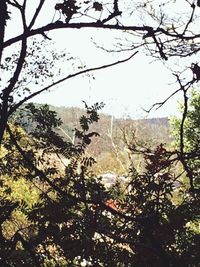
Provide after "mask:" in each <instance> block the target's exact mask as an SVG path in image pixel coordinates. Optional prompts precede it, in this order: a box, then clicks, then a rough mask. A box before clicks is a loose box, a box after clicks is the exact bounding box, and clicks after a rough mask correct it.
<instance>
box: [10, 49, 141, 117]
mask: <svg viewBox="0 0 200 267" xmlns="http://www.w3.org/2000/svg"><path fill="white" fill-rule="evenodd" d="M137 53H138V51H136V52H135V53H133V54H132V55H131V56H129V57H128V58H126V59H123V60H119V61H116V62H114V63H110V64H107V65H103V66H99V67H94V68H89V69H85V70H82V71H78V72H76V73H74V74H70V75H68V76H66V77H64V78H62V79H60V80H58V81H56V82H54V83H52V84H50V85H48V86H47V87H45V88H43V89H41V90H39V91H37V92H35V93H32V94H31V95H29V96H27V97H25V98H24V99H22V100H21V101H20V102H18V103H17V104H16V105H15V106H13V107H11V108H10V111H9V116H10V115H11V114H12V113H13V112H14V111H16V109H17V108H18V107H20V106H21V105H22V104H23V103H25V102H26V101H27V100H30V99H32V98H33V97H35V96H37V95H39V94H41V93H42V92H44V91H47V90H49V89H51V88H52V87H54V86H56V85H58V84H61V83H62V82H64V81H66V80H69V79H71V78H74V77H76V76H79V75H81V74H85V73H88V72H91V71H96V70H101V69H106V68H109V67H112V66H115V65H118V64H121V63H124V62H127V61H128V60H130V59H131V58H133V57H134V56H135V55H136V54H137Z"/></svg>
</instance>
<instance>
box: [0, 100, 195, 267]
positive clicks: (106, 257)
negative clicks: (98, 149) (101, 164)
mask: <svg viewBox="0 0 200 267" xmlns="http://www.w3.org/2000/svg"><path fill="white" fill-rule="evenodd" d="M194 102H195V101H194ZM102 106H103V104H95V105H93V106H92V107H89V106H87V105H86V104H85V107H86V115H83V116H82V117H81V118H80V128H79V129H75V136H76V139H75V142H74V143H71V142H67V141H66V140H65V139H64V138H63V137H61V136H60V135H59V134H58V132H57V130H56V127H58V126H59V125H60V124H61V121H60V119H58V118H57V117H56V113H55V112H54V111H51V110H50V109H49V107H48V106H47V105H45V106H39V107H35V106H34V105H33V104H29V105H27V106H26V110H27V122H26V123H28V122H29V123H31V124H32V127H31V128H30V129H29V137H26V138H25V135H26V133H25V132H24V131H23V130H22V129H21V127H20V126H19V124H15V126H12V127H10V131H8V134H10V135H11V141H12V143H10V141H9V139H6V138H5V140H4V146H3V148H4V150H3V151H2V156H1V157H2V164H4V166H3V165H2V166H1V169H2V170H4V172H5V174H4V177H5V181H6V182H4V184H2V185H1V188H2V189H4V190H3V191H1V192H2V193H1V194H2V199H1V202H0V204H1V206H0V208H1V210H2V212H1V223H2V226H3V232H2V235H1V240H2V242H1V245H0V253H1V265H2V266H18V265H19V266H20V264H22V263H23V264H26V266H31V265H32V266H76V265H81V264H84V263H85V264H88V266H147V265H149V264H150V265H153V266H197V265H198V262H199V260H200V259H199V253H198V246H199V241H200V236H199V232H198V231H196V229H197V228H195V227H193V225H194V224H195V222H198V218H199V216H200V214H199V210H200V209H199V208H200V199H199V196H198V195H197V194H195V195H194V194H193V193H191V192H190V191H189V190H188V191H187V192H186V194H185V195H183V193H182V192H183V191H182V187H181V186H180V187H177V184H176V182H177V181H178V180H179V178H180V177H179V176H178V175H176V172H175V169H174V166H173V158H172V157H171V155H172V154H171V153H170V152H168V151H167V150H166V148H165V147H164V145H162V144H161V145H159V146H157V147H156V148H155V149H153V150H150V149H148V150H146V151H145V152H143V157H144V162H145V164H144V165H145V166H144V167H145V169H144V171H143V172H142V173H139V172H138V171H137V170H136V169H135V167H134V165H131V166H130V170H129V173H128V174H127V177H126V179H127V182H125V181H124V184H123V185H121V184H120V182H119V181H117V182H116V184H115V185H114V186H113V187H112V188H110V189H106V188H105V187H104V186H103V184H102V183H101V178H97V177H96V176H95V175H94V174H93V173H92V171H91V166H92V165H93V164H94V162H95V160H94V159H93V158H92V157H90V156H89V155H88V154H87V147H88V145H89V144H90V143H91V141H92V138H93V136H95V135H97V133H96V132H90V126H91V125H92V124H93V123H96V122H98V119H99V116H98V114H97V112H98V111H99V109H101V108H102ZM31 136H32V137H31ZM22 137H23V138H22ZM13 138H14V139H13ZM130 150H131V151H130V153H132V154H134V153H135V151H137V153H138V150H137V148H136V146H132V147H131V146H130ZM31 153H32V154H31ZM11 155H12V158H13V160H12V161H8V157H11ZM66 160H67V161H66ZM18 168H20V172H21V174H20V177H23V181H24V182H25V181H26V183H27V184H26V185H23V183H24V182H22V179H21V178H20V179H19V173H17V171H18ZM8 173H10V175H11V178H12V176H13V178H12V179H14V174H15V173H16V176H15V177H16V178H15V179H16V181H18V182H20V184H21V186H22V187H23V188H24V190H25V187H27V186H28V188H32V189H31V191H32V193H33V189H34V187H35V186H36V188H38V189H37V190H39V191H36V195H35V197H34V202H33V203H32V204H31V205H30V202H32V198H31V195H30V196H28V198H26V199H24V200H23V201H22V196H21V195H19V194H18V193H17V192H19V189H17V190H16V188H15V186H14V183H12V181H10V182H8V180H6V179H7V178H6V174H8ZM28 181H30V182H29V183H28ZM9 190H11V191H12V194H11V193H10V192H9ZM14 190H15V192H14ZM35 190H36V189H35ZM177 191H178V192H179V194H180V195H181V194H182V197H181V200H180V201H175V199H174V197H175V195H177ZM20 194H21V193H20ZM5 196H6V198H5ZM24 201H25V202H24Z"/></svg>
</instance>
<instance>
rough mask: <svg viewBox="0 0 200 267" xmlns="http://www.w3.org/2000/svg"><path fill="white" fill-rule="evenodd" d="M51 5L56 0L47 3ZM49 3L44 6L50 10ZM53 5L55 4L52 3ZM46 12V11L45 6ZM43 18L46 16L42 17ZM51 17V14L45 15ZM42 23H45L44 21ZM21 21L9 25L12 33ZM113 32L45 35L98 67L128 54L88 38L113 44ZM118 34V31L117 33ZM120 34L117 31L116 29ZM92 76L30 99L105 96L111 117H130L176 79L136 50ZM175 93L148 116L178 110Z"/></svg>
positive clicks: (70, 101)
mask: <svg viewBox="0 0 200 267" xmlns="http://www.w3.org/2000/svg"><path fill="white" fill-rule="evenodd" d="M49 3H51V4H53V6H54V5H55V1H53V2H49ZM48 8H49V7H46V9H48ZM51 10H53V7H51ZM46 11H47V10H46ZM41 19H42V20H45V19H47V17H42V18H41ZM48 21H49V15H48ZM42 24H43V25H44V24H45V22H43V23H42ZM18 28H19V25H18V24H17V23H15V25H12V31H13V35H14V36H15V35H16V34H14V32H17V29H18ZM115 33H116V32H112V31H110V30H97V29H95V30H94V29H93V30H91V29H79V30H73V29H68V30H59V31H53V32H50V33H49V34H48V36H50V37H52V39H53V41H55V47H56V48H57V49H58V50H59V49H66V52H70V53H71V55H72V56H74V57H79V58H80V60H78V61H77V63H76V64H81V62H82V63H83V64H85V65H86V67H88V68H89V67H97V66H100V65H101V64H109V63H111V62H114V61H116V60H119V59H123V58H126V57H128V56H129V55H130V53H129V54H127V53H124V54H119V53H117V54H112V53H110V54H109V53H106V52H104V51H102V50H100V49H97V48H96V47H95V46H94V44H93V43H92V42H91V38H93V39H94V40H97V43H98V41H99V42H100V43H104V42H105V43H106V44H108V45H109V44H111V43H112V42H115V39H114V36H115ZM117 34H118V33H117ZM118 37H119V34H118ZM60 67H61V68H62V70H63V72H64V73H65V74H66V75H68V74H71V73H73V72H76V70H75V69H74V70H73V68H69V62H67V63H66V65H65V64H64V63H63V64H62V65H61V66H60ZM91 75H93V77H94V78H95V79H92V77H91V76H90V77H88V76H86V75H85V76H84V77H83V76H80V77H77V78H73V79H72V80H69V81H67V82H65V83H64V84H62V86H59V87H56V88H54V89H52V90H51V91H50V92H46V93H43V94H41V95H39V96H37V97H35V98H34V99H33V101H35V102H39V103H49V104H52V105H57V106H83V105H82V100H84V101H86V102H87V103H88V104H92V103H94V102H97V101H99V102H100V101H103V102H104V103H105V104H106V107H105V108H104V110H103V111H104V112H106V113H110V114H113V115H115V116H131V117H134V118H138V117H146V116H147V113H145V112H144V111H143V110H142V108H144V109H149V108H150V107H151V105H153V104H154V103H155V102H160V101H162V100H164V99H165V98H166V97H167V96H169V95H170V93H172V92H173V91H174V90H175V89H177V88H176V85H175V84H173V85H170V84H171V83H172V82H174V78H173V76H172V74H171V73H170V71H168V70H167V68H166V67H165V66H164V65H163V63H162V62H160V61H153V59H152V58H150V57H147V56H145V55H144V54H141V53H138V54H137V55H136V56H135V57H134V58H132V59H131V60H130V61H129V62H126V63H123V64H120V65H118V66H114V67H111V68H109V69H106V70H100V71H96V72H94V73H92V74H91ZM179 97H180V96H176V97H175V98H173V99H171V100H170V101H169V103H167V104H165V105H164V107H162V108H160V109H159V110H158V111H156V112H151V113H150V114H149V115H148V117H163V116H169V115H173V114H175V113H176V111H177V99H178V98H179Z"/></svg>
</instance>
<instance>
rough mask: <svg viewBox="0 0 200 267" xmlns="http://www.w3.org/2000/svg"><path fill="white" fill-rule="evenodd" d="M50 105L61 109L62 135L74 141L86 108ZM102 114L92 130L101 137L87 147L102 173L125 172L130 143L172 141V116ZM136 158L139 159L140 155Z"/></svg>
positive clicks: (98, 170)
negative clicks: (120, 116)
mask: <svg viewBox="0 0 200 267" xmlns="http://www.w3.org/2000/svg"><path fill="white" fill-rule="evenodd" d="M50 108H51V109H52V110H54V111H56V112H57V114H58V117H59V118H61V120H62V122H63V124H62V125H61V127H60V129H59V131H60V134H61V135H63V137H64V138H66V139H67V140H68V141H72V140H73V137H74V131H73V129H74V128H78V127H79V119H80V117H81V116H82V115H83V114H85V110H84V109H81V108H77V107H70V108H68V107H55V106H50ZM99 116H100V120H99V122H98V123H95V124H93V125H92V128H91V130H92V131H96V132H98V133H99V134H100V136H99V137H94V139H93V142H92V143H91V144H90V146H89V148H88V150H87V151H88V153H89V154H90V155H92V156H93V157H95V158H96V160H97V162H98V164H97V165H96V167H95V168H96V169H95V171H96V172H98V173H103V172H107V171H114V172H116V173H119V174H122V173H123V172H124V170H125V169H126V168H128V166H129V164H130V162H129V157H128V154H127V151H128V150H127V144H128V143H132V142H135V141H136V142H137V143H140V144H143V145H144V146H146V145H148V146H151V147H153V146H155V145H156V144H160V143H164V144H169V142H170V138H169V122H168V118H153V119H144V120H132V119H130V118H129V119H123V118H114V117H112V116H110V115H106V114H104V113H99ZM29 127H31V125H30V126H28V128H29ZM135 160H138V162H139V158H138V159H135Z"/></svg>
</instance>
